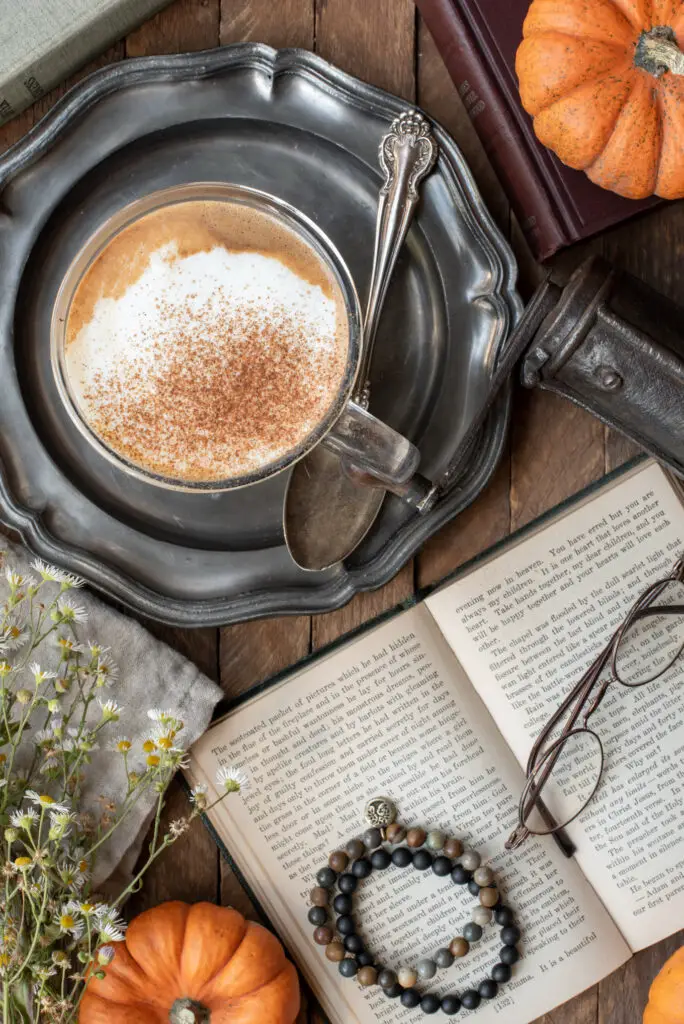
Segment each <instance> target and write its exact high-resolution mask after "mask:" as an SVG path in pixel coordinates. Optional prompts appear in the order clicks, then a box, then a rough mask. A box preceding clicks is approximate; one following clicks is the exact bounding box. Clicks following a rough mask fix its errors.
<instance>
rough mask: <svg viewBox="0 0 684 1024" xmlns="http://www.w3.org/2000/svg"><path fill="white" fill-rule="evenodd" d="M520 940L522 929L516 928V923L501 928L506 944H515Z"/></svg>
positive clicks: (502, 937)
mask: <svg viewBox="0 0 684 1024" xmlns="http://www.w3.org/2000/svg"><path fill="white" fill-rule="evenodd" d="M519 940H520V929H519V928H516V926H515V925H514V924H509V925H507V927H506V928H502V929H501V941H502V942H503V944H504V946H515V945H516V943H517V942H518V941H519Z"/></svg>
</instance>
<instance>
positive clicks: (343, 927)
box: [335, 914, 356, 935]
mask: <svg viewBox="0 0 684 1024" xmlns="http://www.w3.org/2000/svg"><path fill="white" fill-rule="evenodd" d="M335 925H336V927H337V930H338V932H339V933H340V935H352V934H353V933H354V932H355V931H356V925H355V924H354V918H353V917H352V916H351V914H344V915H343V916H342V917H338V918H337V921H336V922H335Z"/></svg>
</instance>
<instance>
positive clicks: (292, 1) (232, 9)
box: [220, 0, 314, 50]
mask: <svg viewBox="0 0 684 1024" xmlns="http://www.w3.org/2000/svg"><path fill="white" fill-rule="evenodd" d="M220 35H221V43H222V44H225V43H245V42H255V43H268V45H269V46H275V47H282V46H302V47H305V48H306V49H308V50H311V49H312V48H313V43H314V10H313V0H278V2H277V3H264V2H263V0H222V3H221V32H220Z"/></svg>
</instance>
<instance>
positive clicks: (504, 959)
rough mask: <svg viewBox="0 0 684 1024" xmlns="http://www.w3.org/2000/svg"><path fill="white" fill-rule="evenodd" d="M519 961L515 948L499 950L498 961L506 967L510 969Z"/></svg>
mask: <svg viewBox="0 0 684 1024" xmlns="http://www.w3.org/2000/svg"><path fill="white" fill-rule="evenodd" d="M519 959H520V953H519V952H518V950H517V949H516V947H515V946H502V947H501V949H500V950H499V960H500V961H501V963H502V964H505V965H506V967H512V966H513V964H517V962H518V960H519Z"/></svg>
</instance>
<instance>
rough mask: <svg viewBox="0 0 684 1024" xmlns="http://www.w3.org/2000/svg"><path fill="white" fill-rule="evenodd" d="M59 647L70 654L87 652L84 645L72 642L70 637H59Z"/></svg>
mask: <svg viewBox="0 0 684 1024" xmlns="http://www.w3.org/2000/svg"><path fill="white" fill-rule="evenodd" d="M57 645H58V646H59V647H61V648H62V650H63V651H64V652H65V653H68V654H83V652H84V650H85V647H84V646H83V644H78V643H76V641H75V640H72V639H71V637H69V636H58V637H57Z"/></svg>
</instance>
